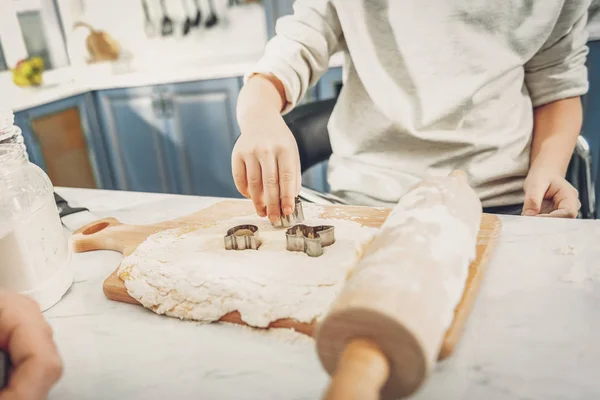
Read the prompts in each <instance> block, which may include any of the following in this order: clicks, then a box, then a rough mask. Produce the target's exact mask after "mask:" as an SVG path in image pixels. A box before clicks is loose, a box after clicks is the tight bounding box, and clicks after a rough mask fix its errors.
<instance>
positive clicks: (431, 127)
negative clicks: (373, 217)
mask: <svg viewBox="0 0 600 400" xmlns="http://www.w3.org/2000/svg"><path fill="white" fill-rule="evenodd" d="M589 4H590V0H509V1H507V0H388V1H385V0H362V1H361V0H296V2H295V5H294V14H293V15H290V16H286V17H283V18H281V19H279V21H278V22H277V27H276V32H277V35H276V37H274V38H273V39H272V40H270V41H269V43H268V44H267V47H266V49H265V54H264V56H263V58H262V59H261V60H260V61H259V62H258V64H257V65H256V67H255V68H254V69H253V70H251V71H249V73H248V74H247V75H246V76H247V77H248V76H250V75H251V74H253V73H271V74H273V75H275V76H276V77H278V78H279V79H280V80H281V82H282V83H283V85H284V87H285V92H286V97H287V100H288V102H289V103H288V104H287V106H286V108H285V110H284V113H286V112H288V111H290V110H291V109H292V108H293V107H294V106H295V105H296V104H297V102H298V101H299V100H300V99H302V97H303V96H304V94H305V93H306V91H307V89H308V88H309V87H310V86H311V85H314V84H315V83H316V82H317V81H318V80H319V78H320V77H321V76H322V75H323V73H325V72H326V71H327V68H328V62H329V58H330V57H331V55H333V54H334V53H336V52H338V51H342V52H344V54H345V60H346V63H345V65H344V73H345V77H346V79H345V82H344V86H343V89H342V91H341V94H340V97H339V99H338V101H337V104H336V107H335V109H334V111H333V114H332V115H331V119H330V121H329V126H328V128H329V134H330V138H331V145H332V149H333V155H332V156H331V158H330V160H329V171H328V179H329V183H330V186H331V189H332V192H334V193H336V194H338V195H341V196H342V197H347V198H349V199H351V200H352V201H353V202H355V203H363V204H367V205H382V204H387V203H395V202H397V201H398V199H399V198H400V196H402V195H403V194H404V193H405V192H406V191H407V190H408V189H409V188H410V187H411V186H412V185H413V184H414V183H416V182H417V181H419V180H420V179H422V178H424V177H426V176H428V175H446V174H448V173H449V172H450V171H451V170H453V169H462V170H463V171H465V172H466V173H467V175H468V177H469V183H470V184H471V185H472V186H473V188H474V189H475V190H476V191H477V193H478V194H479V196H480V198H481V200H482V201H483V204H484V206H498V205H512V204H518V203H520V202H522V201H523V181H524V179H525V176H526V174H527V170H528V165H529V153H530V151H529V150H530V144H531V138H532V129H533V107H536V106H540V105H543V104H547V103H550V102H553V101H556V100H560V99H565V98H568V97H574V96H580V95H582V94H585V93H586V92H587V89H588V81H587V70H586V67H585V59H586V55H587V46H586V39H587V34H586V29H585V28H586V19H587V8H588V6H589Z"/></svg>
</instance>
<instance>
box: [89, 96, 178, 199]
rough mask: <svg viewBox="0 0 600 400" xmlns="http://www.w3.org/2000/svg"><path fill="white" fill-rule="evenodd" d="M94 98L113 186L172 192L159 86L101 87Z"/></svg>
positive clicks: (123, 188)
mask: <svg viewBox="0 0 600 400" xmlns="http://www.w3.org/2000/svg"><path fill="white" fill-rule="evenodd" d="M96 100H97V104H98V108H99V114H100V123H101V126H102V129H103V131H104V136H105V139H106V142H107V147H108V155H109V159H110V162H111V166H112V169H113V173H114V175H115V183H116V187H117V189H121V190H133V191H143V192H160V193H175V192H176V187H175V184H174V183H173V182H172V180H171V179H170V176H169V173H168V170H167V164H166V155H165V148H166V145H167V143H166V141H167V139H166V119H165V118H164V116H163V115H162V103H161V94H160V87H141V88H127V89H111V90H103V91H100V92H96Z"/></svg>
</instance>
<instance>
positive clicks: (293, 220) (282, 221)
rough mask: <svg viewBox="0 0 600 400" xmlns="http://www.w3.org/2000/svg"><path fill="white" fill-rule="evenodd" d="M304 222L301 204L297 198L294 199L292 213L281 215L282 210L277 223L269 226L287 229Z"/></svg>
mask: <svg viewBox="0 0 600 400" xmlns="http://www.w3.org/2000/svg"><path fill="white" fill-rule="evenodd" d="M300 222H304V211H303V210H302V202H301V201H300V198H299V197H296V198H295V199H294V212H292V213H291V214H290V215H283V210H282V211H281V217H280V218H279V220H278V221H275V222H272V221H271V225H273V226H275V227H278V228H287V227H288V226H292V225H294V224H297V223H300Z"/></svg>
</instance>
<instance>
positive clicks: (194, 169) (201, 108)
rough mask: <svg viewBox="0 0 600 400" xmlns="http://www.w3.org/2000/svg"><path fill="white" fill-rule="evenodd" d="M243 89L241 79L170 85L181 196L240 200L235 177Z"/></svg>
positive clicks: (172, 159) (172, 155) (173, 157)
mask: <svg viewBox="0 0 600 400" xmlns="http://www.w3.org/2000/svg"><path fill="white" fill-rule="evenodd" d="M240 87H241V82H240V80H239V79H238V78H231V79H217V80H211V81H200V82H190V83H181V84H175V85H172V86H171V87H170V90H169V91H170V92H171V94H170V95H168V96H169V97H168V98H169V101H168V107H167V109H168V110H169V111H168V112H169V114H170V118H169V119H168V121H169V122H168V123H169V124H170V126H169V134H168V135H169V148H168V154H169V165H170V166H171V168H172V173H173V179H174V180H175V181H177V182H178V185H179V188H178V189H179V191H180V192H181V193H185V194H194V195H202V196H215V197H240V195H239V193H238V191H237V189H236V188H235V184H234V182H233V177H232V173H231V152H232V151H233V145H234V143H235V140H236V139H237V137H238V136H239V128H238V125H237V121H236V115H235V107H236V102H237V96H238V93H239V90H240Z"/></svg>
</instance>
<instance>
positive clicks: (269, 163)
mask: <svg viewBox="0 0 600 400" xmlns="http://www.w3.org/2000/svg"><path fill="white" fill-rule="evenodd" d="M260 167H261V169H262V180H263V190H264V192H263V194H264V201H265V204H266V206H267V215H268V216H269V220H270V221H277V220H279V218H280V213H281V203H280V200H279V173H278V171H277V160H276V159H275V155H274V154H273V153H268V154H266V155H265V156H264V157H262V158H261V160H260Z"/></svg>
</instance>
